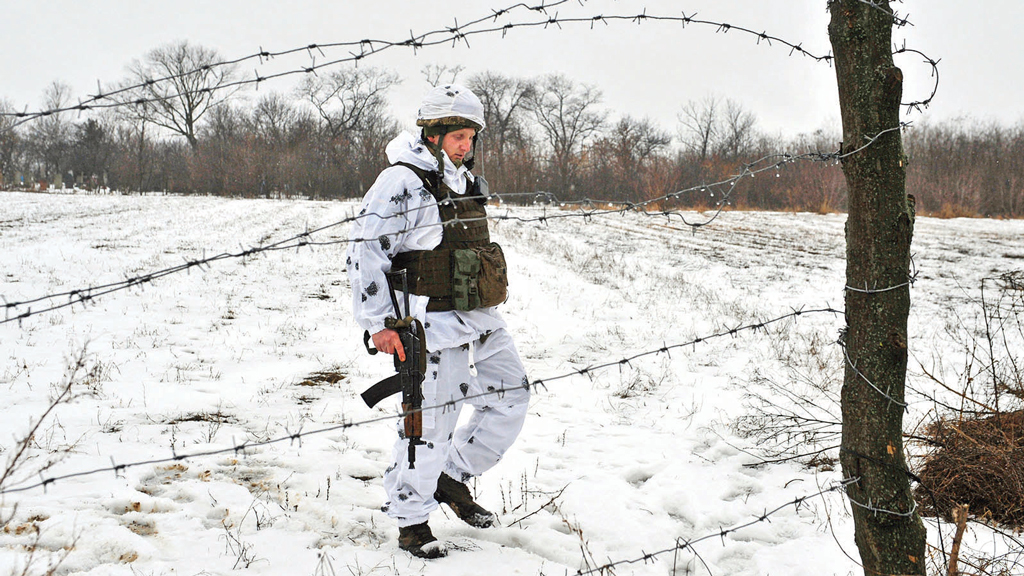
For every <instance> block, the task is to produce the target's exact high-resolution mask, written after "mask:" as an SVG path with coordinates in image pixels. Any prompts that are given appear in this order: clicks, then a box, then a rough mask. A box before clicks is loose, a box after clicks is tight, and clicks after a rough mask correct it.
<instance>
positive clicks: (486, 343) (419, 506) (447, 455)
mask: <svg viewBox="0 0 1024 576" xmlns="http://www.w3.org/2000/svg"><path fill="white" fill-rule="evenodd" d="M488 392H493V393H492V394H488ZM475 396H477V397H475ZM529 400H530V388H529V383H528V380H527V378H526V371H525V370H524V369H523V364H522V361H520V359H519V354H518V353H517V352H516V349H515V345H514V344H513V342H512V337H511V335H509V333H508V332H507V331H506V330H504V329H500V330H497V331H495V332H492V333H491V334H490V335H488V336H487V337H485V338H484V339H483V341H482V342H481V341H480V340H477V341H475V342H472V343H471V344H469V345H466V346H461V347H456V348H445V349H443V350H440V351H438V352H429V353H427V370H426V375H425V378H424V380H423V406H438V405H442V404H445V403H446V402H451V403H452V404H451V405H449V406H448V407H446V408H443V409H434V410H424V411H423V437H422V440H423V442H424V444H421V445H418V446H416V462H415V468H413V469H410V468H409V441H408V440H407V439H405V438H404V437H403V436H404V425H403V422H402V421H401V420H399V422H398V429H399V439H398V442H396V443H395V447H394V451H393V463H392V465H391V466H390V467H389V468H388V469H387V471H386V472H385V473H384V489H385V490H386V491H387V495H388V502H387V504H385V505H384V508H383V509H384V511H385V512H387V514H388V516H390V517H392V518H394V519H396V520H397V521H398V525H399V526H400V527H405V526H412V525H415V524H420V523H422V522H426V521H427V518H428V516H429V515H430V513H431V512H433V511H434V510H436V509H437V502H436V501H435V500H434V490H435V489H436V488H437V478H438V476H440V474H441V472H445V473H447V474H448V475H449V476H451V477H452V478H454V479H456V480H459V481H461V482H466V481H468V480H469V479H470V478H472V477H474V476H478V475H480V474H482V473H484V472H486V471H487V470H489V469H490V468H491V467H493V466H494V465H495V464H497V463H498V461H499V460H500V459H501V457H502V456H503V455H504V454H505V451H506V450H508V448H509V447H510V446H512V443H513V442H514V441H515V439H516V437H517V436H518V435H519V431H520V430H522V428H523V422H524V421H525V420H526V411H527V408H528V407H529ZM467 403H468V404H469V405H471V406H472V407H473V414H472V415H471V417H470V419H469V421H468V422H466V424H464V425H463V426H460V427H459V428H458V429H456V428H455V427H456V424H457V423H458V419H459V412H460V411H461V409H462V406H463V404H467Z"/></svg>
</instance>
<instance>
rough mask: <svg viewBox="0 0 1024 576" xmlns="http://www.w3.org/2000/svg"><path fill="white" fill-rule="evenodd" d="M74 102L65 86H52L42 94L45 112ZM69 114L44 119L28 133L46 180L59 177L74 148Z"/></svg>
mask: <svg viewBox="0 0 1024 576" xmlns="http://www.w3.org/2000/svg"><path fill="white" fill-rule="evenodd" d="M70 101H71V87H70V86H68V85H67V84H64V83H63V82H57V81H54V82H52V83H51V84H50V85H49V86H47V88H46V91H45V92H44V94H43V109H45V110H54V109H57V108H64V107H65V106H67V105H68V103H69V102H70ZM69 116H70V115H69V114H68V113H67V112H57V113H54V114H49V115H47V116H43V117H41V118H39V119H38V120H36V121H35V122H33V123H32V124H31V126H30V127H29V130H28V136H29V141H30V142H31V148H32V151H33V152H34V156H35V157H36V159H37V160H38V161H39V162H40V163H41V168H42V170H41V171H42V174H43V176H45V177H46V178H52V177H55V176H60V175H61V174H62V171H63V169H64V164H65V161H66V160H67V156H68V149H69V148H70V147H71V129H72V125H71V120H70V118H69Z"/></svg>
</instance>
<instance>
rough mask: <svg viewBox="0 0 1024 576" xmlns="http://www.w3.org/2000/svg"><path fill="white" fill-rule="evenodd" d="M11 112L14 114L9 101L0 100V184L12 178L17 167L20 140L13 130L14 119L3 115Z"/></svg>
mask: <svg viewBox="0 0 1024 576" xmlns="http://www.w3.org/2000/svg"><path fill="white" fill-rule="evenodd" d="M11 112H14V106H13V105H11V103H10V102H9V101H7V100H5V99H0V184H3V183H6V182H8V180H9V179H11V178H13V177H14V172H15V170H16V165H17V150H18V146H19V140H20V139H19V137H18V132H17V130H16V129H15V128H14V121H13V120H14V118H13V117H11V116H4V115H3V114H9V113H11Z"/></svg>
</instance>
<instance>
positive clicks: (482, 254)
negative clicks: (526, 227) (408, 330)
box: [391, 242, 508, 312]
mask: <svg viewBox="0 0 1024 576" xmlns="http://www.w3.org/2000/svg"><path fill="white" fill-rule="evenodd" d="M391 268H392V270H400V269H402V268H405V269H406V270H407V271H408V274H409V276H408V277H409V291H410V292H411V293H412V294H419V295H422V296H428V297H430V302H429V303H428V304H427V311H429V312H437V311H442V310H463V311H465V310H475V309H477V308H487V307H490V306H497V305H498V304H501V303H502V302H504V301H505V300H506V299H507V298H508V267H507V265H506V264H505V253H504V252H502V250H501V246H499V245H498V244H497V243H495V242H490V243H488V244H485V245H483V246H477V247H472V248H456V249H440V250H437V249H435V250H416V251H412V252H402V253H400V254H398V255H397V256H395V259H394V260H393V261H392V263H391Z"/></svg>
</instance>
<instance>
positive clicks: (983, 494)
mask: <svg viewBox="0 0 1024 576" xmlns="http://www.w3.org/2000/svg"><path fill="white" fill-rule="evenodd" d="M926 436H927V438H928V439H929V441H930V442H933V443H934V444H935V445H936V446H937V448H936V449H935V450H933V451H932V452H931V453H929V454H928V456H927V457H925V459H924V464H923V465H922V466H921V467H920V469H919V470H918V473H917V474H918V476H919V477H920V478H921V483H920V484H919V485H918V486H917V488H916V491H915V496H916V498H917V500H918V502H920V504H921V507H922V510H923V512H924V513H925V514H928V515H937V516H941V517H943V518H945V519H946V520H949V521H952V520H953V511H954V509H955V508H956V507H957V506H958V505H960V504H968V505H969V506H970V511H971V514H972V515H974V516H975V517H977V518H981V519H985V520H989V521H991V522H996V523H998V524H1002V525H1004V526H1011V527H1014V528H1021V527H1024V411H1021V410H1017V411H1014V412H1004V413H1001V414H996V415H994V416H989V417H986V418H980V419H959V420H942V421H939V422H936V423H935V424H933V425H932V426H930V427H929V429H928V432H927V434H926Z"/></svg>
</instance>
